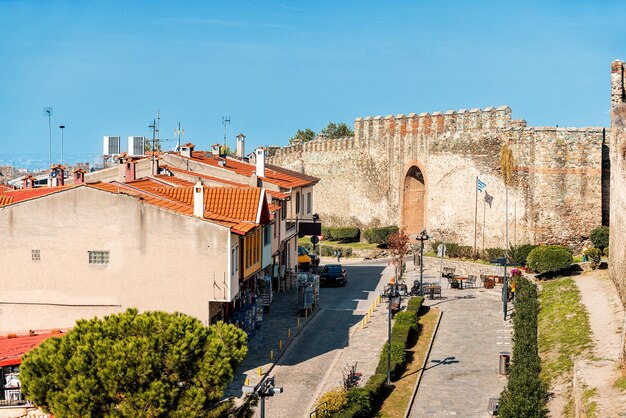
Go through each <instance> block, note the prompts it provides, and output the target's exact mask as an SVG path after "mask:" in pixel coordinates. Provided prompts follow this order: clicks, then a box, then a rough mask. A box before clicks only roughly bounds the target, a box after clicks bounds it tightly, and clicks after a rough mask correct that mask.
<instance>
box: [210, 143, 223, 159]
mask: <svg viewBox="0 0 626 418" xmlns="http://www.w3.org/2000/svg"><path fill="white" fill-rule="evenodd" d="M220 148H221V147H220V144H215V145H213V146H212V147H211V154H213V155H214V156H215V157H219V156H220Z"/></svg>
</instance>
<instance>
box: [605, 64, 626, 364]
mask: <svg viewBox="0 0 626 418" xmlns="http://www.w3.org/2000/svg"><path fill="white" fill-rule="evenodd" d="M611 110H612V111H611V135H610V146H609V148H610V150H611V152H610V155H611V215H610V216H611V224H610V240H611V242H610V248H609V274H610V276H611V278H612V279H613V282H614V283H615V286H616V287H617V289H618V291H619V294H620V297H621V299H622V303H624V304H625V305H626V63H624V62H623V61H617V60H616V61H613V63H612V66H611ZM623 360H624V365H626V345H625V346H624V356H623Z"/></svg>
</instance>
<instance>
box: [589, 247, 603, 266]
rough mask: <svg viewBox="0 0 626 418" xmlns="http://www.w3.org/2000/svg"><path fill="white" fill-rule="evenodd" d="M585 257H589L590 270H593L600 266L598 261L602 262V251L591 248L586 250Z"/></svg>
mask: <svg viewBox="0 0 626 418" xmlns="http://www.w3.org/2000/svg"><path fill="white" fill-rule="evenodd" d="M587 257H589V261H590V262H591V268H592V269H594V270H595V269H597V268H598V267H599V266H600V261H602V251H601V250H600V249H599V248H591V249H589V250H587Z"/></svg>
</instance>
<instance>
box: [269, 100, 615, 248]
mask: <svg viewBox="0 0 626 418" xmlns="http://www.w3.org/2000/svg"><path fill="white" fill-rule="evenodd" d="M354 132H355V134H354V138H344V139H340V140H323V139H316V140H314V141H311V142H308V143H305V144H296V145H292V146H288V147H285V148H282V149H279V150H278V151H276V153H275V154H274V156H273V157H272V163H273V164H277V165H281V166H285V167H288V168H291V169H294V170H298V171H302V172H304V173H306V174H309V175H313V176H316V177H319V178H321V181H320V183H319V184H318V186H317V187H318V189H319V190H318V191H317V192H316V202H315V204H314V205H315V210H316V211H318V212H319V213H320V216H321V217H322V219H323V220H324V223H325V225H355V224H356V225H360V226H362V227H365V226H376V225H389V224H402V225H405V226H409V229H414V230H413V231H411V230H410V231H409V232H416V231H415V229H418V228H419V226H422V225H418V223H419V220H416V219H419V218H420V217H419V216H418V217H411V214H412V212H411V211H413V210H421V211H423V214H422V215H423V218H424V220H425V222H424V225H423V226H425V227H427V228H428V230H429V232H431V233H433V234H434V236H435V237H437V238H443V239H445V240H450V241H456V242H460V243H465V244H470V245H471V244H473V241H474V205H475V181H476V176H480V179H481V180H482V181H484V182H486V183H487V191H488V193H489V194H490V195H492V196H494V199H493V204H492V205H491V207H489V206H485V211H484V214H483V201H482V198H483V195H482V194H479V207H478V247H479V248H480V247H481V246H482V224H483V215H484V218H485V237H486V241H485V247H490V246H499V247H503V246H504V230H505V228H504V226H505V222H504V215H505V205H504V201H505V189H504V186H503V183H502V180H501V175H500V162H499V160H500V149H501V147H502V145H503V144H508V145H509V146H510V147H511V148H512V150H513V153H514V157H515V159H516V163H517V170H516V172H515V173H514V179H515V186H514V187H513V188H512V189H511V190H510V191H509V218H510V219H509V228H510V230H509V236H510V242H511V244H516V243H517V244H521V243H527V242H530V243H544V242H545V243H568V244H572V245H579V244H580V242H581V240H582V239H584V237H587V236H588V235H589V232H590V231H591V230H592V229H593V228H595V227H597V226H599V225H600V224H601V222H602V220H603V216H602V213H603V193H602V184H603V182H602V156H603V154H602V147H603V143H604V138H605V132H604V129H603V128H558V127H528V126H527V124H526V121H524V120H512V119H511V109H510V108H509V107H507V106H501V107H498V108H497V109H495V108H492V107H488V108H485V109H482V110H481V109H471V110H469V111H468V110H465V109H463V110H459V111H448V112H445V113H444V114H442V113H440V112H435V113H432V114H428V113H422V114H419V115H418V114H415V113H411V114H409V115H402V114H401V115H396V116H393V115H388V116H386V117H382V116H376V117H373V118H372V117H369V116H368V117H366V118H357V119H356V120H355V122H354ZM412 167H417V168H412ZM410 170H412V171H411V173H418V177H415V176H413V177H414V180H413V183H412V184H414V185H417V186H410V185H409V183H407V182H406V181H405V176H406V175H407V173H409V171H410ZM411 175H413V174H411ZM422 184H423V185H422ZM605 184H606V182H605ZM420 185H422V187H418V186H420ZM411 187H413V189H415V190H416V191H414V192H411V193H412V194H410V196H411V198H410V199H407V198H406V196H409V189H411ZM416 187H417V188H416ZM417 189H419V190H417ZM405 190H406V191H407V192H406V193H405ZM420 196H424V205H420V204H419V202H418V200H419V199H420V198H421V197H420ZM607 199H608V194H607V193H605V199H604V201H605V206H606V201H607ZM422 206H423V209H422ZM415 208H417V209H415ZM605 212H606V210H605ZM409 218H411V219H409ZM407 219H408V220H407Z"/></svg>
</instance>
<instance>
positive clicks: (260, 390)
mask: <svg viewBox="0 0 626 418" xmlns="http://www.w3.org/2000/svg"><path fill="white" fill-rule="evenodd" d="M275 379H276V378H275V377H268V376H266V377H264V378H263V380H261V381H260V382H259V384H258V385H256V386H250V385H248V384H247V379H246V385H244V386H243V387H242V388H241V391H242V392H243V393H247V394H250V395H253V396H257V397H259V398H261V411H260V412H261V418H265V398H267V397H269V396H274V395H276V394H277V393H283V388H281V387H278V386H276V385H275V383H276V382H275Z"/></svg>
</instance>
